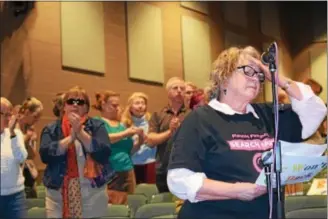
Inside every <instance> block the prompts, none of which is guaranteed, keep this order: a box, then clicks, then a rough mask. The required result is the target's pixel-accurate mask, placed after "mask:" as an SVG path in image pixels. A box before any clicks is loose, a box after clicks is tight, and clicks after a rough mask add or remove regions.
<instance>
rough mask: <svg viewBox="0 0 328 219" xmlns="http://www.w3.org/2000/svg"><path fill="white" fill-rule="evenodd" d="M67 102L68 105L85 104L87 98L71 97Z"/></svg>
mask: <svg viewBox="0 0 328 219" xmlns="http://www.w3.org/2000/svg"><path fill="white" fill-rule="evenodd" d="M66 103H67V104H68V105H78V106H83V105H84V104H85V100H82V99H73V98H70V99H68V100H66Z"/></svg>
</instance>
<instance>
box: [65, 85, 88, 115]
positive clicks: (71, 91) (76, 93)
mask: <svg viewBox="0 0 328 219" xmlns="http://www.w3.org/2000/svg"><path fill="white" fill-rule="evenodd" d="M80 95H81V96H82V97H83V99H84V100H85V103H86V105H87V107H88V108H87V112H89V109H90V98H89V96H88V94H87V92H86V90H84V89H83V88H81V87H79V86H74V87H72V88H71V89H69V90H68V91H67V92H65V94H64V96H63V103H64V104H65V103H66V101H67V100H68V97H69V96H80ZM62 110H63V108H62Z"/></svg>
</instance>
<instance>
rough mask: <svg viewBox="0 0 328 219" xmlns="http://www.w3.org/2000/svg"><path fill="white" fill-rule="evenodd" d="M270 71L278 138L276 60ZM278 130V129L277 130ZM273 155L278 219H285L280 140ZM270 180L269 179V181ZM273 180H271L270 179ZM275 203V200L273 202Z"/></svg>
mask: <svg viewBox="0 0 328 219" xmlns="http://www.w3.org/2000/svg"><path fill="white" fill-rule="evenodd" d="M269 70H270V73H271V81H272V84H271V85H272V99H273V114H274V120H273V125H274V129H273V136H276V133H275V132H276V127H278V125H279V124H276V116H277V115H278V113H279V108H278V110H277V104H279V103H277V101H276V100H277V98H276V97H277V92H276V78H275V72H276V70H277V67H276V63H275V60H272V61H270V63H269ZM277 130H278V129H277ZM273 154H274V157H273V159H274V167H273V173H274V174H275V176H276V188H277V193H278V200H277V219H283V201H282V198H283V194H282V187H281V171H282V164H281V145H280V142H279V141H278V139H276V138H274V142H273ZM267 180H268V179H267ZM270 180H271V179H270ZM269 182H270V183H269ZM269 185H270V186H271V181H268V188H271V187H269ZM273 201H275V200H273Z"/></svg>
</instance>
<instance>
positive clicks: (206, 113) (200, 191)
mask: <svg viewBox="0 0 328 219" xmlns="http://www.w3.org/2000/svg"><path fill="white" fill-rule="evenodd" d="M259 58H260V55H259V53H258V52H257V51H256V50H255V49H254V48H252V47H246V48H242V49H239V48H235V47H232V48H229V49H227V50H225V51H223V52H222V53H221V54H220V55H219V57H218V59H217V60H216V61H215V63H214V69H213V72H212V74H211V80H212V82H213V89H212V90H216V91H217V93H216V96H217V98H216V99H212V100H211V101H210V103H209V104H208V105H206V106H203V107H199V108H197V109H196V110H194V111H193V112H191V113H190V115H189V116H187V118H186V119H185V120H184V122H183V123H182V125H181V127H180V129H179V130H178V132H177V133H176V135H175V136H174V144H173V148H172V153H171V159H170V164H169V167H168V169H169V171H168V178H167V181H168V186H169V188H170V191H171V192H172V193H174V194H175V195H176V196H178V197H179V198H181V199H185V200H187V201H186V202H185V203H184V205H183V207H182V209H181V211H180V212H179V219H184V218H185V219H193V218H195V219H196V218H197V219H198V218H206V219H209V218H220V219H221V218H223V219H236V218H238V219H239V218H240V219H251V218H252V219H253V218H259V219H261V218H269V205H268V195H267V192H266V188H265V187H261V186H258V185H256V184H255V181H256V179H257V177H258V175H259V173H260V171H261V169H262V166H261V164H260V162H259V160H260V158H261V154H262V153H263V152H264V151H267V150H269V149H271V148H272V143H273V113H272V112H273V108H272V104H251V102H252V101H253V100H254V99H255V98H256V96H257V95H258V94H259V91H260V80H259V77H258V76H259V73H260V72H263V73H264V75H265V77H266V79H267V80H269V81H271V75H270V72H269V71H268V68H267V67H266V66H264V65H263V64H262V63H261V62H260V61H259ZM277 84H278V86H280V87H281V88H283V89H284V90H286V92H287V94H288V95H289V98H290V99H291V103H292V104H291V105H284V107H282V108H281V109H280V112H279V114H280V124H279V125H280V130H279V132H278V134H279V139H280V140H285V141H289V142H300V141H301V140H302V139H305V138H307V137H309V136H310V135H311V134H313V132H314V131H315V130H316V129H317V127H318V126H319V124H320V123H321V121H322V120H323V118H324V116H325V114H326V112H327V110H326V107H325V105H324V103H323V102H322V100H321V99H320V98H318V97H317V96H315V95H314V94H313V92H312V90H311V89H310V87H308V86H306V85H304V84H302V83H298V82H294V81H292V80H290V79H288V78H286V77H284V76H282V75H280V76H279V80H278V81H277Z"/></svg>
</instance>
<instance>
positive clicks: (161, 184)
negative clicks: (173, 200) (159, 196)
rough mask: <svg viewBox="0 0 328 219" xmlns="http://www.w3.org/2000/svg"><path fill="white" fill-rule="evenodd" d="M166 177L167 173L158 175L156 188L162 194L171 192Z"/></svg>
mask: <svg viewBox="0 0 328 219" xmlns="http://www.w3.org/2000/svg"><path fill="white" fill-rule="evenodd" d="M166 176H167V174H166V173H156V186H157V189H158V191H159V192H160V193H162V192H169V191H170V190H169V187H168V186H167V183H166Z"/></svg>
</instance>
